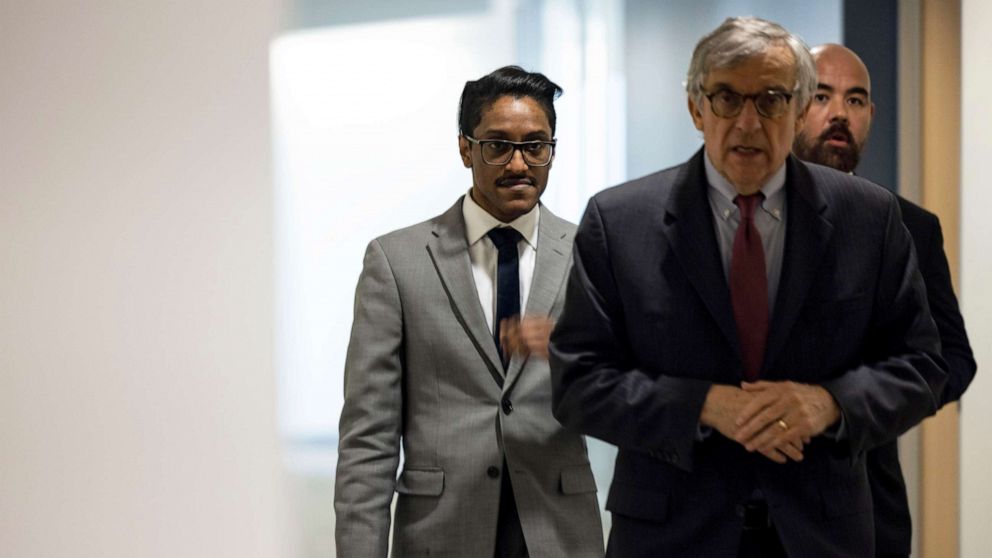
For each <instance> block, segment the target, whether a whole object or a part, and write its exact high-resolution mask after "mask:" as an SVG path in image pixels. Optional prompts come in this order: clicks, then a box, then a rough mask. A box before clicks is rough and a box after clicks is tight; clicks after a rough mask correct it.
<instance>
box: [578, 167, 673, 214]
mask: <svg viewBox="0 0 992 558" xmlns="http://www.w3.org/2000/svg"><path fill="white" fill-rule="evenodd" d="M687 165H688V164H682V165H678V166H674V167H670V168H667V169H664V170H661V171H658V172H654V173H651V174H648V175H646V176H642V177H640V178H635V179H633V180H630V181H627V182H624V183H622V184H619V185H617V186H613V187H611V188H607V189H605V190H602V191H600V192H598V193H597V194H596V195H594V196H593V197H592V199H591V200H590V204H595V205H596V207H597V209H598V210H599V212H600V214H601V215H603V216H604V217H605V216H609V217H612V219H614V220H622V221H624V222H627V221H628V220H630V219H639V218H649V219H650V218H653V217H655V216H657V215H660V214H663V212H664V210H665V204H666V201H667V200H668V198H669V196H670V195H671V191H672V187H673V185H674V184H676V183H677V181H678V179H679V177H680V176H682V173H684V172H685V170H686V167H687Z"/></svg>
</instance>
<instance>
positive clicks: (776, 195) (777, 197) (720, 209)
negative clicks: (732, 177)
mask: <svg viewBox="0 0 992 558" xmlns="http://www.w3.org/2000/svg"><path fill="white" fill-rule="evenodd" d="M703 165H704V166H705V167H706V181H707V182H709V198H710V203H713V204H716V206H717V207H716V209H717V213H718V214H719V215H720V216H722V217H723V218H724V219H727V218H729V217H730V215H731V214H733V213H734V211H736V210H737V205H736V204H734V198H736V197H737V190H736V189H735V188H734V185H733V184H731V183H730V181H729V180H727V179H726V178H725V177H724V176H723V175H722V174H720V171H718V170H716V167H715V166H713V162H712V161H710V154H709V153H706V151H705V150H704V151H703ZM761 193H762V194H764V195H765V200H764V201H763V202H762V203H761V209H763V210H764V211H765V213H768V214H769V215H771V216H772V217H774V218H775V219H777V220H781V219H782V209H783V206H784V205H785V163H784V162H783V163H782V166H780V167H779V169H778V170H777V171H775V172H774V173H773V174H772V175H771V177H769V179H768V181H767V182H765V183H764V184H762V185H761ZM728 210H730V211H728Z"/></svg>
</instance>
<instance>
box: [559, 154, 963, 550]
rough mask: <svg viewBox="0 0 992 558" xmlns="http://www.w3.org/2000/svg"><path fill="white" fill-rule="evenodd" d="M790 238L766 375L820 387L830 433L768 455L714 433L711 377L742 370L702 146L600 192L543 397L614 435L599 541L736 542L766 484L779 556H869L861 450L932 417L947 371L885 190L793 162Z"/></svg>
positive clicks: (573, 418)
mask: <svg viewBox="0 0 992 558" xmlns="http://www.w3.org/2000/svg"><path fill="white" fill-rule="evenodd" d="M786 165H787V174H786V191H787V202H786V204H787V205H786V210H787V216H786V239H785V253H784V260H783V269H782V275H781V280H780V284H779V290H778V294H777V301H776V305H775V308H774V310H773V313H772V316H771V325H770V330H769V338H768V344H767V347H766V351H765V361H764V364H763V367H762V372H761V376H762V378H763V379H766V380H792V381H797V382H805V383H813V384H819V385H821V386H823V387H824V388H826V389H827V390H828V391H829V392H830V393H831V395H832V396H833V397H834V399H835V400H836V401H837V403H838V405H839V406H840V409H841V412H842V414H843V420H844V435H843V437H842V438H841V439H839V440H838V439H830V438H829V437H826V436H818V437H816V438H814V439H813V440H812V441H811V443H810V444H809V445H807V446H806V448H805V450H804V452H805V453H804V455H805V458H804V460H803V461H802V462H798V463H797V462H789V463H787V464H785V465H778V464H776V463H774V462H772V461H770V460H768V459H767V458H765V457H763V456H761V455H760V454H750V453H747V452H746V451H745V450H744V449H743V447H741V446H740V445H739V444H737V443H735V442H732V441H730V440H728V439H727V438H725V437H723V436H722V435H720V434H719V433H717V432H714V433H712V434H711V435H710V436H707V437H705V438H704V439H702V440H700V438H699V436H698V424H699V415H700V411H701V409H702V406H703V402H704V400H705V397H706V394H707V392H708V390H709V388H710V386H711V385H713V384H714V383H721V384H731V385H738V384H739V383H740V382H741V381H742V378H743V375H742V369H743V363H742V359H741V350H740V344H739V342H738V340H737V334H736V331H735V324H734V318H733V313H732V309H731V304H730V292H729V288H728V286H727V282H726V280H725V278H724V273H723V268H722V264H721V262H720V253H719V248H718V246H717V241H716V237H715V233H714V226H713V220H712V219H713V218H712V211H711V209H710V205H709V201H708V199H707V195H706V188H707V182H706V178H705V171H704V168H703V155H702V150H700V152H698V153H697V154H696V155H695V156H694V157H693V158H692V159H691V160H690V161H689V162H688V163H686V164H683V165H680V166H678V167H673V168H671V169H668V170H665V171H661V172H659V173H656V174H653V175H650V176H647V177H644V178H641V179H638V180H634V181H632V182H629V183H626V184H623V185H621V186H618V187H615V188H611V189H608V190H605V191H603V192H600V193H599V194H597V195H596V196H594V197H593V198H592V200H590V202H589V206H588V208H587V209H586V213H585V215H584V217H583V219H582V223H581V224H580V226H579V229H578V232H577V235H576V239H575V247H574V266H573V268H572V271H571V275H570V277H569V282H568V287H567V294H566V302H565V309H564V312H563V313H562V316H561V318H560V320H559V322H558V325H557V327H556V329H555V331H554V333H553V334H552V339H551V366H552V390H553V405H554V412H555V415H556V416H557V417H558V419H559V420H560V421H561V422H562V423H563V424H564V425H565V426H568V427H572V428H575V429H577V430H579V431H581V432H583V433H585V434H589V435H592V436H595V437H597V438H600V439H602V440H605V441H607V442H609V443H612V444H614V445H616V446H618V448H619V453H618V455H617V461H616V467H615V472H614V478H613V483H612V485H611V487H610V493H609V497H608V502H607V508H608V509H609V510H610V511H611V512H612V513H613V531H612V533H611V536H610V543H609V549H608V554H609V555H610V556H617V557H628V556H694V557H695V556H713V557H720V558H725V557H727V556H735V555H736V552H737V546H738V544H739V541H740V535H741V528H742V518H741V516H742V515H743V512H742V509H743V508H742V507H741V504H742V503H743V502H744V501H745V500H746V499H747V498H748V497H749V496H750V495H751V494H752V493H753V492H754V490H755V489H756V488H757V489H760V490H761V491H762V492H763V494H764V496H765V498H766V499H767V501H768V504H769V507H770V515H771V517H772V519H773V521H774V523H775V525H776V527H777V529H778V532H779V536H780V538H781V539H782V543H783V545H784V547H785V549H786V551H787V552H788V554H789V555H790V556H803V557H804V558H816V557H819V556H823V557H836V556H845V557H855V558H856V557H862V556H863V557H866V558H867V557H870V556H872V555H873V554H874V552H873V551H874V530H873V529H872V524H873V522H872V500H871V494H870V491H869V486H868V477H867V473H866V467H865V457H864V456H865V452H866V451H867V450H868V449H870V448H872V447H874V446H877V445H879V444H882V443H884V442H886V441H889V440H891V439H893V438H894V437H895V436H897V435H898V434H900V433H902V432H904V431H905V430H907V429H909V428H910V427H912V426H913V425H915V424H917V423H918V422H919V421H920V420H922V419H923V418H924V417H926V416H928V415H931V414H933V413H934V412H935V411H936V409H937V404H938V401H937V399H936V397H935V394H940V393H941V390H942V389H943V384H944V382H945V381H946V374H945V372H944V364H943V361H942V360H941V357H940V356H939V348H940V347H939V340H938V337H937V330H936V327H935V326H934V322H933V320H932V319H931V317H930V313H929V311H928V308H927V301H926V292H925V287H924V284H923V280H922V278H921V276H920V273H919V270H918V269H917V264H916V259H915V255H914V252H913V249H912V243H911V240H910V237H909V235H908V233H907V232H906V229H905V228H904V227H903V226H902V220H901V214H900V211H899V207H898V204H897V203H896V198H895V197H894V196H893V195H892V194H891V193H889V192H888V191H886V190H884V189H883V188H881V187H879V186H877V185H874V184H872V183H870V182H868V181H866V180H864V179H861V178H858V177H854V176H849V175H846V174H844V173H840V172H838V171H834V170H832V169H828V168H826V167H821V166H817V165H809V164H806V163H803V162H800V161H799V160H798V159H795V158H794V157H791V156H790V157H789V159H788V160H787V162H786Z"/></svg>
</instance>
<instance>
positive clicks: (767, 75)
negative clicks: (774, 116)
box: [705, 46, 796, 90]
mask: <svg viewBox="0 0 992 558" xmlns="http://www.w3.org/2000/svg"><path fill="white" fill-rule="evenodd" d="M795 76H796V69H795V60H794V57H793V55H792V51H790V50H789V49H788V48H787V47H784V46H783V47H770V48H768V49H766V50H765V51H764V52H760V53H757V54H754V55H752V56H748V57H746V58H743V59H740V60H737V61H735V63H733V64H730V65H728V66H725V67H722V68H712V69H711V70H710V71H709V73H708V74H707V75H706V79H705V87H706V89H712V88H714V87H720V86H724V87H730V88H732V89H733V88H739V87H747V88H749V89H753V88H759V89H786V90H789V89H792V87H793V86H794V85H795Z"/></svg>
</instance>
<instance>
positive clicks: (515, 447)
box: [334, 67, 603, 558]
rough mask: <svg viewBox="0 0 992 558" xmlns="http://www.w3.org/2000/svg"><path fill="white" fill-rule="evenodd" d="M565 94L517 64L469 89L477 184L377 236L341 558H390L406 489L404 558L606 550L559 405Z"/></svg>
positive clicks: (362, 295) (468, 160)
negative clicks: (553, 355) (558, 149)
mask: <svg viewBox="0 0 992 558" xmlns="http://www.w3.org/2000/svg"><path fill="white" fill-rule="evenodd" d="M560 94H561V89H560V88H559V87H558V86H557V85H555V84H554V83H552V82H551V81H550V80H548V79H547V78H546V77H545V76H543V75H542V74H537V73H529V72H526V71H524V70H522V69H520V68H518V67H506V68H501V69H499V70H496V71H495V72H493V73H491V74H489V75H487V76H484V77H483V78H481V79H479V80H477V81H470V82H468V83H467V84H466V85H465V89H464V91H463V92H462V98H461V104H460V108H459V118H458V123H459V128H460V130H459V132H460V135H459V138H458V145H459V151H460V154H461V158H462V162H463V163H464V165H465V167H466V168H469V169H471V171H472V187H471V189H470V190H469V195H467V196H463V197H461V198H459V199H458V201H457V202H455V204H454V206H452V207H451V208H450V209H448V210H447V211H446V212H444V213H443V214H441V215H439V216H437V217H435V218H433V219H431V220H429V221H425V222H423V223H420V224H418V225H414V226H412V227H408V228H405V229H401V230H398V231H394V232H392V233H389V234H387V235H385V236H382V237H380V238H377V239H375V240H373V241H372V242H371V243H370V244H369V247H368V250H367V252H366V254H365V263H364V269H363V271H362V274H361V277H360V279H359V283H358V289H357V292H356V295H355V317H354V324H353V326H352V334H351V342H350V345H349V347H348V356H347V361H346V364H345V404H344V409H343V411H342V413H341V425H340V433H341V441H340V446H339V450H338V470H337V480H336V485H335V494H334V508H335V512H336V514H337V527H336V542H337V552H338V556H340V557H345V558H349V557H359V556H361V557H365V556H369V557H385V556H386V554H387V550H388V546H389V545H388V542H387V541H388V533H389V527H390V503H391V501H392V498H393V492H394V491H395V492H397V493H398V494H399V496H398V498H397V501H396V511H395V521H394V522H393V531H394V532H393V545H392V548H393V555H394V556H428V555H429V556H432V557H433V556H451V557H464V556H473V557H475V556H479V557H489V556H496V557H522V556H534V557H540V556H547V557H560V556H570V557H583V556H588V557H593V556H602V554H603V540H602V526H601V523H600V517H599V509H598V504H597V499H596V484H595V481H594V479H593V476H592V471H591V470H590V467H589V460H588V456H587V454H586V446H585V441H584V440H583V438H582V437H581V436H579V435H578V434H575V433H573V432H568V431H565V430H564V429H563V428H562V427H561V425H560V424H559V423H558V421H556V420H555V419H554V417H553V416H552V415H551V386H550V375H549V374H550V373H549V370H548V362H547V360H546V351H547V335H548V331H549V330H550V327H551V323H552V321H553V320H554V319H555V318H556V317H557V316H558V314H559V313H560V311H561V307H562V304H563V300H564V280H565V277H566V275H567V272H568V269H569V268H570V266H571V248H572V237H573V233H574V230H575V226H574V225H572V224H571V223H568V222H566V221H563V220H562V219H559V218H558V217H556V216H555V215H554V214H552V213H551V211H549V210H548V209H547V208H546V207H544V206H542V205H540V204H539V203H538V200H539V199H540V196H541V194H542V192H543V191H544V188H545V186H546V185H547V181H548V174H549V171H550V168H551V162H552V160H553V158H554V149H555V140H554V130H555V110H554V104H553V102H554V99H555V98H556V97H557V96H558V95H560ZM522 309H523V310H525V311H524V312H522V314H523V315H524V317H523V318H520V317H519V315H520V314H521V310H522ZM401 447H402V451H403V456H404V463H403V468H402V471H401V472H400V474H399V477H398V478H397V476H396V471H397V468H398V466H399V463H400V450H401Z"/></svg>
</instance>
